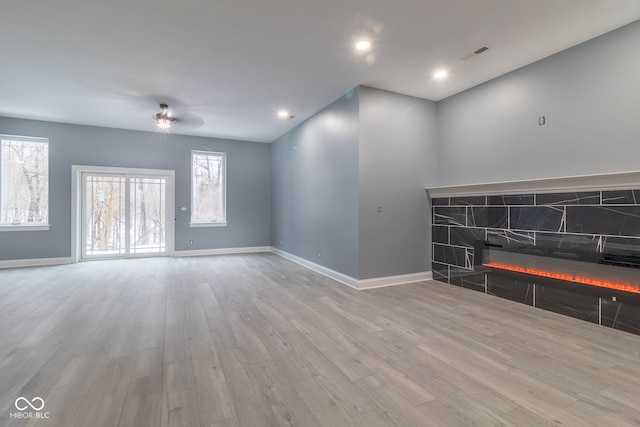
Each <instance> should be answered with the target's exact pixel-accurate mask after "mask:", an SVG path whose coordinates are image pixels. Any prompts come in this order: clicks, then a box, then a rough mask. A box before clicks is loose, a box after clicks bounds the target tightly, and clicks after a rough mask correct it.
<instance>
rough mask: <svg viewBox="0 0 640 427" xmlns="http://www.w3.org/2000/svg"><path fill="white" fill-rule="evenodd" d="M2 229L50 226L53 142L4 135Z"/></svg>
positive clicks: (0, 177) (0, 151) (0, 176)
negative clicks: (51, 145)
mask: <svg viewBox="0 0 640 427" xmlns="http://www.w3.org/2000/svg"><path fill="white" fill-rule="evenodd" d="M0 143H1V148H0V229H3V230H27V229H29V230H38V229H43V230H46V229H48V222H49V141H48V140H47V139H44V138H26V137H19V136H8V135H0Z"/></svg>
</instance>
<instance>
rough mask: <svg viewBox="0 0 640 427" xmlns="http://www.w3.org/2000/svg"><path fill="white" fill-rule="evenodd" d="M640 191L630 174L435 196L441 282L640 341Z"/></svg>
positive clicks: (638, 176)
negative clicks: (638, 336) (639, 337)
mask: <svg viewBox="0 0 640 427" xmlns="http://www.w3.org/2000/svg"><path fill="white" fill-rule="evenodd" d="M639 182H640V173H628V174H620V175H611V176H605V175H602V176H592V177H583V178H579V177H578V178H570V179H569V178H567V179H564V178H558V179H554V180H543V181H539V182H536V181H527V182H516V183H498V184H485V185H477V186H461V187H439V188H433V189H428V190H427V191H428V194H429V196H430V201H431V206H432V212H431V214H432V258H431V265H432V271H433V278H434V279H435V280H438V281H441V282H445V283H448V284H451V285H456V286H461V287H464V288H467V289H472V290H475V291H479V292H482V293H486V294H490V295H493V296H497V297H501V298H506V299H510V300H512V301H516V302H519V303H522V304H526V305H530V306H535V307H538V308H541V309H544V310H549V311H554V312H556V313H561V314H564V315H567V316H571V317H575V318H578V319H582V320H586V321H589V322H592V323H597V324H600V325H603V326H608V327H612V328H615V329H620V330H624V331H627V332H631V333H635V334H640V268H638V267H639V266H640V185H638V184H637V183H639ZM570 185H571V186H575V188H579V190H578V191H570V190H566V188H568V187H569V186H570ZM592 185H593V188H592V189H591V188H590V187H587V186H592ZM554 186H556V187H558V188H563V189H565V190H564V191H562V192H553V191H551V190H552V189H553V187H554ZM622 186H628V187H627V188H631V189H626V188H619V187H622ZM612 188H615V189H612ZM523 189H526V190H528V191H523ZM536 189H540V191H535V190H536ZM485 190H486V193H484V194H483V192H484V191H485ZM508 190H513V192H508Z"/></svg>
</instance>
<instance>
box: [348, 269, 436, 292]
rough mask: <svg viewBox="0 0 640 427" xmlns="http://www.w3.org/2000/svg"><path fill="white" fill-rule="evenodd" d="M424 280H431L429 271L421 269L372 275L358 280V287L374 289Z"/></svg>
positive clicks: (431, 276) (431, 275)
mask: <svg viewBox="0 0 640 427" xmlns="http://www.w3.org/2000/svg"><path fill="white" fill-rule="evenodd" d="M425 280H433V274H432V272H431V271H422V272H420V273H411V274H400V275H398V276H386V277H374V278H372V279H362V280H360V286H359V287H358V289H375V288H383V287H386V286H396V285H404V284H407V283H414V282H424V281H425Z"/></svg>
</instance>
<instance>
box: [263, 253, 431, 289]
mask: <svg viewBox="0 0 640 427" xmlns="http://www.w3.org/2000/svg"><path fill="white" fill-rule="evenodd" d="M271 252H273V253H274V254H276V255H279V256H281V257H282V258H286V259H288V260H290V261H293V262H295V263H296V264H300V265H301V266H303V267H306V268H308V269H310V270H313V271H315V272H317V273H320V274H322V275H325V276H327V277H329V278H331V279H333V280H336V281H338V282H340V283H343V284H345V285H347V286H350V287H352V288H354V289H357V290H363V289H374V288H382V287H385V286H395V285H402V284H405V283H413V282H422V281H424V280H432V279H433V274H432V273H431V271H423V272H420V273H411V274H401V275H399V276H386V277H374V278H372V279H363V280H358V279H356V278H354V277H351V276H348V275H346V274H343V273H340V272H338V271H335V270H332V269H330V268H327V267H325V266H323V265H319V264H316V263H315V262H311V261H309V260H306V259H304V258H301V257H299V256H297V255H293V254H291V253H289V252H285V251H283V250H280V249H277V248H274V247H271Z"/></svg>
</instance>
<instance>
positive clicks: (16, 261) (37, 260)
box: [0, 257, 73, 268]
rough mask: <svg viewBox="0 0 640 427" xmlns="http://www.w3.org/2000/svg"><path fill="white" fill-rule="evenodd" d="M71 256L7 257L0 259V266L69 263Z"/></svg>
mask: <svg viewBox="0 0 640 427" xmlns="http://www.w3.org/2000/svg"><path fill="white" fill-rule="evenodd" d="M71 263H73V258H71V257H60V258H29V259H9V260H5V261H0V268H18V267H40V266H45V265H60V264H71Z"/></svg>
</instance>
